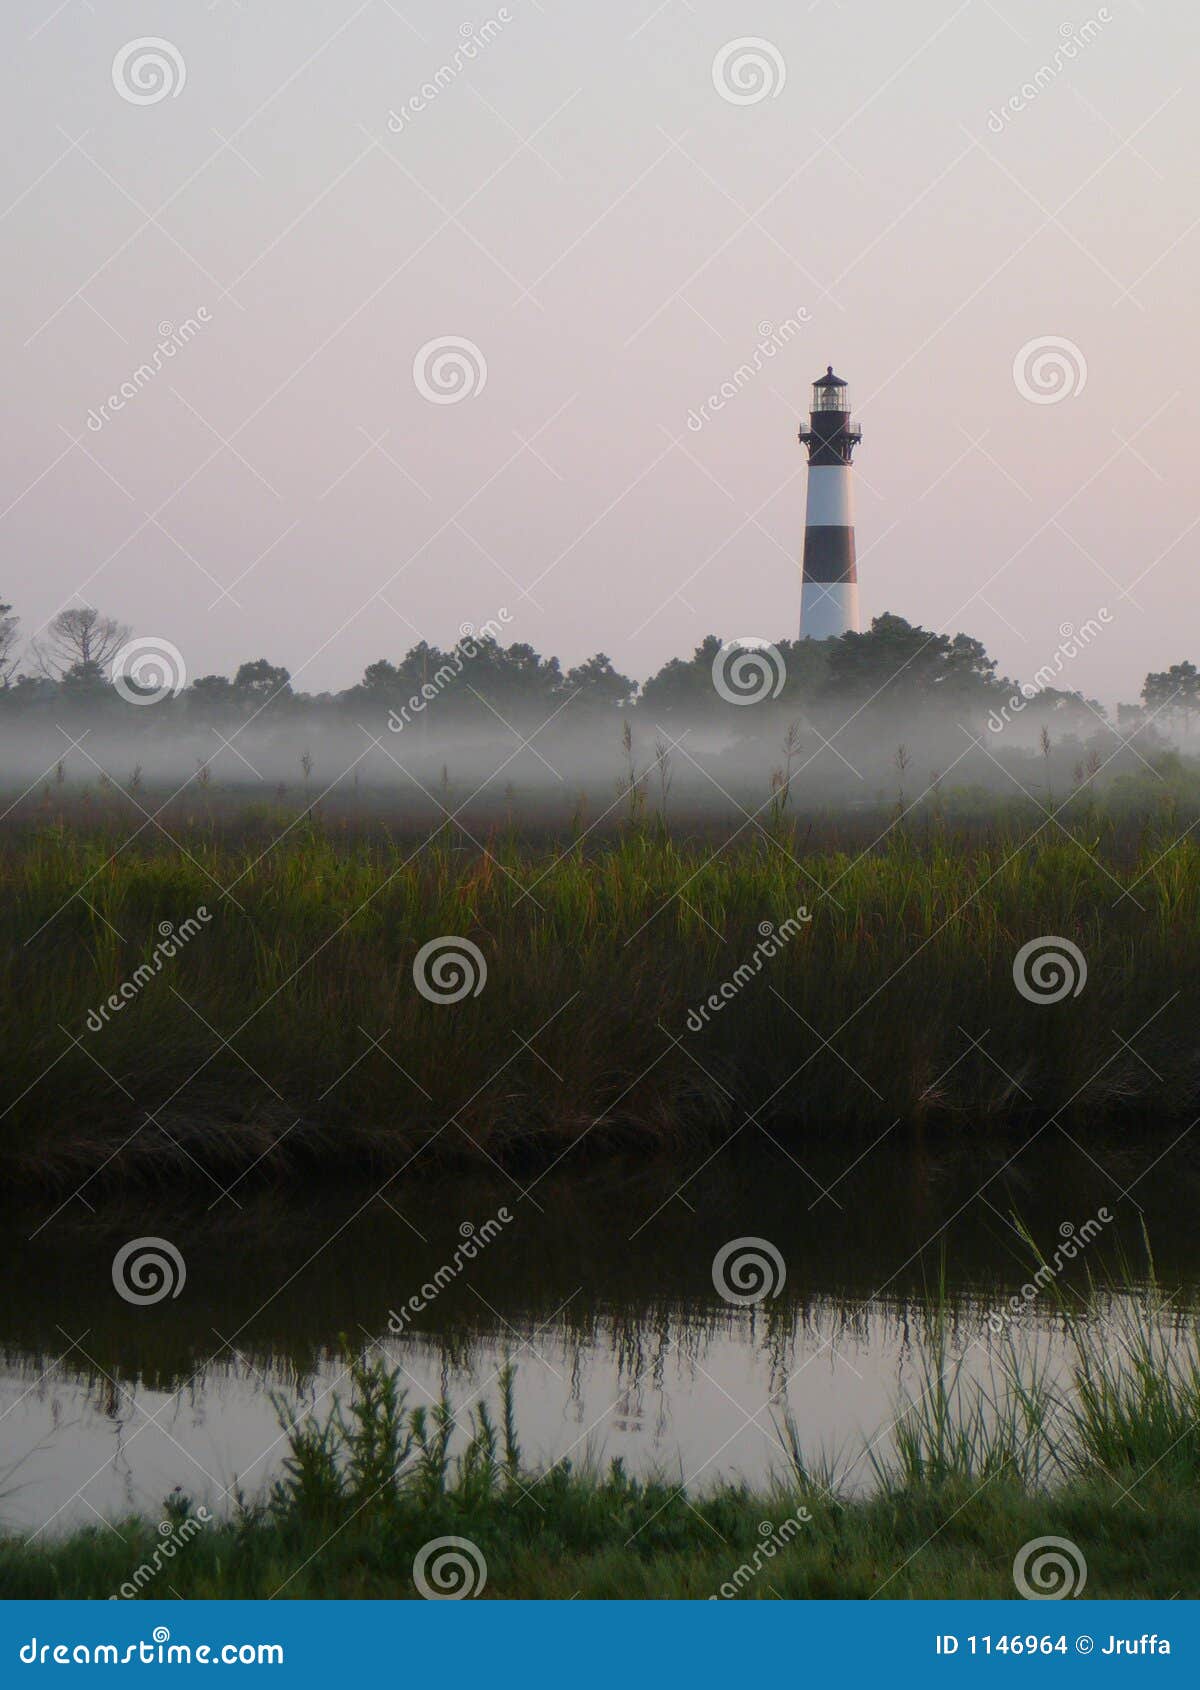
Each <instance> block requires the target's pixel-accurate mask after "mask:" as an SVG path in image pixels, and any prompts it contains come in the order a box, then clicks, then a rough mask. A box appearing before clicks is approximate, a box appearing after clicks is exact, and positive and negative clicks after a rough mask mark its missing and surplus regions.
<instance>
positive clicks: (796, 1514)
mask: <svg viewBox="0 0 1200 1690" xmlns="http://www.w3.org/2000/svg"><path fill="white" fill-rule="evenodd" d="M1100 1306H1101V1305H1100V1300H1099V1294H1098V1293H1097V1292H1095V1291H1094V1292H1093V1297H1092V1300H1091V1302H1090V1303H1089V1305H1087V1306H1086V1307H1084V1308H1083V1309H1082V1310H1081V1311H1080V1312H1079V1313H1072V1312H1065V1314H1064V1318H1065V1319H1066V1321H1067V1325H1068V1330H1069V1333H1070V1336H1071V1338H1072V1341H1073V1345H1074V1356H1075V1359H1074V1363H1073V1366H1072V1369H1071V1375H1070V1377H1069V1378H1067V1379H1065V1380H1061V1381H1059V1382H1058V1383H1056V1384H1052V1383H1051V1382H1050V1381H1049V1380H1047V1379H1046V1378H1045V1377H1043V1376H1040V1375H1039V1374H1038V1372H1037V1370H1036V1367H1035V1368H1034V1369H1033V1370H1032V1371H1031V1370H1030V1368H1029V1366H1028V1363H1027V1358H1026V1359H1025V1360H1022V1358H1021V1357H1020V1356H1019V1355H1018V1354H1017V1352H1016V1351H1015V1350H1008V1351H1002V1352H1001V1353H1000V1355H999V1358H998V1360H997V1363H996V1368H995V1370H994V1373H993V1375H992V1377H991V1379H989V1380H985V1381H982V1382H976V1383H974V1384H970V1383H968V1382H967V1381H966V1380H965V1379H964V1376H963V1374H962V1372H961V1370H959V1369H957V1368H956V1367H954V1365H953V1364H952V1363H951V1361H950V1356H949V1350H948V1348H946V1347H942V1348H939V1347H938V1346H937V1345H935V1346H934V1349H933V1350H932V1351H931V1352H930V1358H929V1362H928V1366H927V1371H926V1374H925V1377H924V1378H923V1379H922V1380H921V1381H920V1382H919V1387H918V1388H917V1389H915V1390H914V1391H913V1392H912V1394H910V1395H909V1396H908V1397H907V1398H906V1399H905V1400H904V1401H903V1402H901V1403H900V1404H899V1405H898V1411H897V1412H898V1431H899V1435H898V1436H897V1438H896V1441H895V1444H894V1446H893V1449H892V1452H891V1453H889V1454H887V1455H886V1456H885V1455H881V1454H879V1453H877V1450H876V1451H875V1452H873V1453H871V1454H870V1455H869V1456H868V1460H869V1462H870V1463H871V1464H873V1466H874V1478H875V1484H874V1488H873V1490H872V1491H871V1493H870V1494H869V1495H866V1496H863V1495H861V1494H852V1493H851V1492H850V1491H848V1490H847V1489H846V1488H845V1484H844V1482H843V1483H841V1484H840V1483H839V1482H838V1479H837V1477H836V1475H834V1474H832V1473H824V1474H817V1473H814V1472H812V1471H810V1470H809V1469H808V1468H807V1467H806V1466H805V1464H804V1463H803V1462H802V1461H801V1460H800V1459H799V1457H798V1456H796V1457H795V1458H794V1459H793V1460H792V1461H791V1462H790V1463H784V1464H782V1466H781V1468H780V1470H779V1471H778V1472H777V1474H776V1476H775V1477H774V1479H773V1480H772V1481H771V1483H770V1484H769V1485H767V1486H766V1487H764V1488H763V1489H762V1490H761V1491H760V1492H759V1493H757V1494H754V1493H752V1492H750V1491H749V1490H747V1489H745V1488H744V1487H740V1486H736V1485H731V1484H724V1485H721V1486H718V1487H715V1488H709V1489H707V1490H705V1491H693V1492H691V1493H688V1492H687V1491H685V1489H684V1487H683V1486H682V1484H680V1483H673V1482H669V1481H667V1480H666V1479H664V1478H661V1477H660V1478H655V1479H649V1480H642V1479H636V1478H633V1477H631V1476H630V1475H629V1474H628V1473H627V1472H626V1471H625V1470H624V1468H623V1467H622V1466H621V1464H620V1463H619V1462H614V1463H613V1464H612V1465H611V1466H610V1467H609V1468H608V1469H607V1470H606V1471H601V1470H600V1469H599V1468H598V1467H596V1466H594V1465H589V1464H587V1463H586V1462H585V1463H584V1464H583V1465H582V1466H579V1467H573V1466H572V1465H571V1463H570V1462H569V1461H567V1460H564V1461H561V1462H559V1463H556V1464H555V1465H553V1466H551V1467H550V1468H548V1469H542V1470H534V1469H532V1468H530V1467H529V1466H527V1465H526V1463H525V1461H524V1459H523V1457H522V1453H521V1449H520V1446H519V1442H518V1435H517V1428H516V1426H515V1423H514V1419H513V1409H512V1401H513V1393H512V1377H511V1373H509V1372H507V1371H506V1372H505V1373H503V1374H502V1375H501V1378H500V1384H499V1397H500V1401H499V1405H498V1408H497V1409H496V1411H495V1413H494V1414H493V1412H491V1411H489V1409H488V1407H487V1406H486V1405H484V1404H482V1403H481V1404H479V1405H477V1406H476V1407H475V1408H474V1409H473V1410H471V1412H470V1413H469V1414H467V1415H465V1416H460V1417H458V1418H457V1419H456V1417H455V1416H454V1414H453V1412H452V1410H451V1407H450V1405H449V1403H446V1402H443V1403H440V1404H437V1405H435V1406H434V1407H433V1408H432V1409H428V1410H427V1409H425V1408H416V1409H410V1408H408V1406H407V1404H406V1402H405V1396H404V1391H403V1390H402V1388H401V1384H400V1381H399V1377H398V1375H397V1374H396V1373H394V1372H393V1371H391V1370H390V1368H389V1367H388V1366H387V1365H386V1364H385V1363H384V1362H382V1361H378V1360H375V1361H367V1360H364V1359H363V1358H361V1357H357V1358H351V1357H348V1375H349V1378H350V1381H351V1388H350V1392H349V1396H348V1399H347V1400H346V1401H345V1402H341V1401H335V1404H334V1407H333V1409H332V1410H331V1411H330V1413H329V1414H328V1416H327V1417H326V1418H324V1419H320V1418H314V1417H312V1416H305V1417H301V1416H299V1415H297V1414H296V1413H295V1412H294V1411H293V1410H292V1408H291V1407H290V1406H289V1405H288V1404H287V1403H285V1402H283V1401H280V1402H279V1403H278V1404H277V1408H278V1411H279V1415H280V1421H281V1426H282V1427H283V1429H284V1431H285V1435H286V1448H287V1455H286V1457H285V1459H284V1461H283V1464H282V1471H281V1473H280V1475H279V1477H278V1479H277V1480H276V1482H275V1484H274V1486H273V1487H272V1489H271V1491H270V1492H269V1493H268V1494H266V1495H265V1496H263V1497H261V1498H258V1499H256V1500H250V1501H247V1500H246V1499H244V1498H239V1499H238V1506H237V1508H236V1510H235V1513H234V1515H233V1517H232V1518H231V1519H228V1520H224V1521H216V1520H210V1521H208V1522H206V1523H204V1524H200V1523H199V1511H198V1510H196V1509H195V1508H194V1505H193V1504H192V1503H191V1502H190V1501H189V1500H188V1499H187V1498H182V1497H178V1496H176V1497H174V1498H172V1499H169V1501H168V1504H167V1507H166V1511H165V1517H164V1519H163V1521H162V1522H161V1523H159V1524H157V1525H156V1524H155V1523H153V1522H149V1521H145V1520H137V1519H125V1520H119V1521H116V1522H115V1523H114V1525H113V1526H112V1527H108V1526H100V1525H97V1526H91V1527H88V1528H86V1529H84V1530H82V1531H80V1532H77V1533H76V1534H75V1535H73V1536H69V1537H65V1538H60V1539H50V1538H46V1537H42V1538H39V1539H37V1540H35V1541H34V1542H32V1543H24V1542H22V1541H20V1540H19V1539H16V1538H8V1539H0V1597H5V1598H13V1597H24V1598H33V1597H106V1596H110V1595H123V1596H126V1597H130V1598H132V1597H135V1596H144V1597H153V1598H155V1599H165V1598H167V1597H169V1596H170V1595H172V1594H177V1595H179V1596H181V1597H243V1598H244V1597H271V1596H276V1595H279V1596H289V1597H415V1596H417V1595H419V1594H421V1592H420V1591H419V1589H418V1586H417V1582H416V1574H415V1572H414V1566H415V1565H416V1564H419V1563H418V1558H419V1557H420V1556H421V1552H422V1551H423V1550H424V1549H425V1546H426V1545H428V1544H430V1543H431V1542H432V1540H435V1539H438V1538H443V1537H454V1538H458V1539H467V1540H468V1541H469V1548H468V1549H467V1551H466V1553H467V1554H468V1555H469V1556H470V1557H471V1561H472V1565H473V1566H477V1565H478V1561H479V1559H480V1558H481V1559H482V1561H483V1562H484V1563H486V1569H487V1576H486V1586H485V1587H484V1588H483V1589H482V1590H481V1592H480V1594H482V1595H485V1596H489V1597H501V1598H503V1597H542V1598H570V1597H573V1596H583V1597H600V1598H615V1597H688V1598H703V1597H708V1596H711V1595H725V1596H738V1597H743V1598H746V1599H770V1598H775V1597H783V1598H815V1597H842V1598H871V1597H876V1596H880V1597H889V1598H890V1597H924V1598H931V1597H945V1596H950V1597H1001V1598H1011V1597H1013V1596H1015V1595H1016V1594H1017V1592H1016V1588H1015V1586H1014V1575H1013V1564H1014V1560H1015V1559H1016V1557H1017V1555H1018V1553H1019V1552H1020V1551H1021V1550H1022V1549H1023V1548H1024V1547H1025V1546H1026V1545H1029V1544H1030V1543H1031V1542H1033V1540H1035V1539H1039V1538H1044V1537H1058V1538H1066V1539H1068V1540H1069V1542H1070V1543H1071V1544H1072V1545H1074V1546H1075V1549H1076V1550H1077V1552H1078V1557H1080V1558H1082V1560H1083V1561H1084V1562H1085V1563H1086V1567H1087V1582H1086V1593H1087V1595H1089V1596H1092V1597H1103V1596H1117V1597H1135V1596H1138V1597H1162V1598H1167V1597H1172V1596H1184V1597H1189V1598H1195V1597H1197V1596H1200V1446H1198V1443H1197V1439H1196V1437H1195V1435H1194V1428H1195V1424H1196V1421H1197V1417H1198V1416H1200V1375H1198V1372H1197V1365H1196V1358H1197V1348H1196V1339H1197V1333H1196V1327H1195V1323H1194V1321H1189V1322H1186V1323H1181V1322H1179V1321H1178V1320H1176V1322H1175V1323H1174V1326H1173V1327H1172V1326H1171V1324H1170V1317H1169V1307H1168V1304H1167V1303H1166V1301H1165V1300H1164V1299H1163V1298H1162V1297H1161V1296H1160V1295H1159V1294H1158V1293H1156V1292H1155V1291H1153V1290H1151V1292H1150V1293H1148V1294H1145V1295H1143V1297H1142V1298H1141V1299H1140V1300H1136V1299H1135V1300H1131V1301H1130V1303H1129V1305H1128V1311H1127V1314H1126V1316H1125V1317H1124V1319H1123V1320H1122V1321H1120V1322H1118V1323H1117V1324H1116V1325H1115V1326H1114V1325H1113V1324H1112V1323H1111V1321H1110V1322H1109V1324H1108V1325H1106V1326H1105V1325H1100V1324H1098V1322H1097V1315H1098V1313H1099V1312H1100ZM1160 1342H1169V1345H1170V1352H1169V1360H1168V1365H1167V1366H1166V1369H1165V1371H1162V1372H1160V1371H1158V1370H1157V1369H1156V1370H1154V1371H1153V1372H1148V1371H1147V1370H1146V1369H1145V1368H1144V1366H1143V1365H1142V1362H1143V1360H1144V1358H1145V1357H1147V1356H1150V1355H1154V1356H1159V1355H1162V1356H1166V1355H1167V1352H1166V1351H1163V1350H1159V1349H1158V1348H1157V1346H1158V1345H1159V1344H1160ZM1188 1426H1190V1427H1191V1428H1192V1433H1193V1435H1192V1436H1191V1437H1190V1438H1188V1437H1184V1438H1180V1437H1179V1436H1178V1435H1177V1434H1178V1431H1179V1429H1180V1428H1186V1427H1188ZM780 1430H781V1431H783V1432H785V1433H790V1435H791V1436H792V1438H793V1439H796V1438H797V1431H796V1428H794V1427H781V1428H780ZM794 1447H795V1446H794ZM856 1465H858V1464H856ZM164 1532H165V1533H167V1534H169V1535H168V1538H167V1541H170V1542H172V1543H175V1542H176V1541H177V1540H180V1539H182V1541H179V1542H178V1547H177V1548H176V1549H175V1552H174V1553H173V1554H172V1555H171V1556H170V1558H169V1559H166V1560H164V1558H163V1554H162V1545H163V1543H164ZM156 1551H157V1552H158V1553H157V1554H156ZM434 1564H435V1565H436V1564H437V1557H436V1556H435V1560H434ZM139 1569H142V1571H140V1572H139ZM471 1577H472V1578H473V1579H477V1578H478V1572H477V1571H476V1572H473V1573H472V1574H471Z"/></svg>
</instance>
